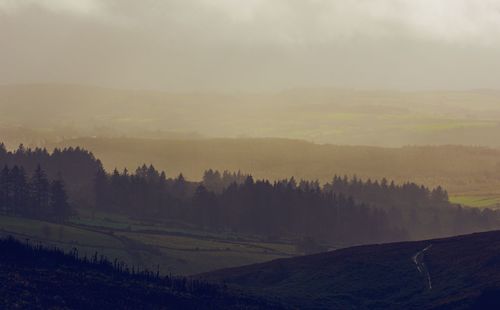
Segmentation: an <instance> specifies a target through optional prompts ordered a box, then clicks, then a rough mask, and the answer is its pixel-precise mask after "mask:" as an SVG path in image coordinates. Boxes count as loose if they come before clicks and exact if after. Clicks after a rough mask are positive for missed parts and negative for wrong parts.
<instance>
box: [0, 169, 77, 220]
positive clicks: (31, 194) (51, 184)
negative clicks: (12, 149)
mask: <svg viewBox="0 0 500 310" xmlns="http://www.w3.org/2000/svg"><path fill="white" fill-rule="evenodd" d="M0 212H2V213H4V214H10V215H21V216H26V217H33V218H44V219H51V220H57V221H63V220H65V219H66V218H67V217H68V216H69V215H70V214H71V208H70V205H69V203H68V196H67V194H66V190H65V188H64V183H63V181H62V180H60V179H55V180H53V181H49V179H48V178H47V175H46V173H45V171H44V170H42V168H41V167H40V166H38V167H37V168H36V169H35V171H34V172H33V175H32V176H31V178H28V177H27V175H26V172H25V170H24V168H23V167H18V166H14V167H12V169H9V167H8V166H5V167H4V168H3V169H2V170H1V172H0Z"/></svg>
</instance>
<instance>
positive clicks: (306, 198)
mask: <svg viewBox="0 0 500 310" xmlns="http://www.w3.org/2000/svg"><path fill="white" fill-rule="evenodd" d="M223 175H226V179H228V178H229V177H228V176H231V175H232V176H238V175H239V176H240V177H237V178H234V180H233V182H232V183H230V184H229V185H225V184H223V183H221V182H220V180H222V177H221V176H223ZM214 180H215V181H214ZM214 184H216V185H217V186H215V185H214ZM95 193H96V207H97V208H98V209H100V210H107V211H112V212H122V213H127V214H130V215H133V216H136V217H144V218H163V219H175V220H182V221H186V222H189V223H192V224H195V225H197V226H199V227H202V228H205V229H212V230H231V231H237V232H244V233H250V234H260V235H265V236H275V237H282V236H294V237H298V236H312V237H314V238H316V239H319V240H324V241H327V242H329V243H335V244H340V243H347V244H355V243H368V242H381V241H394V240H402V239H417V238H418V239H420V238H428V237H429V238H430V237H437V236H444V235H452V234H460V233H468V232H473V231H481V230H488V229H493V228H497V227H499V224H500V214H499V212H495V211H492V210H489V209H485V210H482V211H479V210H477V209H470V208H461V207H458V206H453V205H451V204H450V203H449V201H448V196H447V193H446V191H444V190H443V189H442V188H440V187H438V188H436V189H432V190H430V189H428V188H426V187H423V186H418V185H416V184H413V183H406V184H402V185H396V184H394V182H391V183H389V182H388V181H386V180H382V181H380V182H378V181H371V180H367V181H362V180H360V179H357V178H355V177H354V178H351V179H349V178H347V177H343V178H341V177H334V179H333V180H332V182H331V183H328V184H325V185H324V186H321V185H320V184H319V182H317V181H312V182H311V181H304V180H302V181H300V182H297V181H296V180H295V179H294V178H291V179H288V180H280V181H276V182H272V183H271V182H269V181H267V180H258V181H254V179H253V178H252V177H251V176H249V175H246V176H245V177H244V180H242V174H241V173H239V174H230V173H228V172H226V173H222V174H221V173H219V172H217V171H213V170H208V171H207V172H206V173H205V176H204V178H203V182H201V183H197V182H188V181H186V180H185V178H184V177H183V176H182V174H181V175H179V176H178V177H176V178H173V179H172V178H167V177H166V175H165V173H163V172H158V171H157V170H156V169H155V168H154V167H153V166H149V167H147V166H142V167H139V168H138V169H137V170H136V172H135V173H132V174H130V173H129V172H128V171H126V170H125V171H123V172H121V173H120V172H118V171H116V170H115V171H114V172H113V173H112V174H111V175H108V174H106V172H105V171H104V170H102V169H101V170H100V171H99V173H98V174H97V176H96V178H95Z"/></svg>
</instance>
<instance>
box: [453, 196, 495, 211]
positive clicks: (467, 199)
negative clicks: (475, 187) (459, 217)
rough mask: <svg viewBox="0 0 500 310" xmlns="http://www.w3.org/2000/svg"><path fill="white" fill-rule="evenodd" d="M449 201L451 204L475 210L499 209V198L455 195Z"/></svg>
mask: <svg viewBox="0 0 500 310" xmlns="http://www.w3.org/2000/svg"><path fill="white" fill-rule="evenodd" d="M450 201H451V202H452V203H456V204H461V205H463V206H468V207H476V208H492V209H499V208H500V197H499V196H487V195H484V196H482V195H457V196H451V197H450Z"/></svg>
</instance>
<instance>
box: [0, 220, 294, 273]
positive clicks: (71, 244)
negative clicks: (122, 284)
mask: <svg viewBox="0 0 500 310" xmlns="http://www.w3.org/2000/svg"><path fill="white" fill-rule="evenodd" d="M178 226H179V225H176V226H169V225H166V224H162V223H146V222H141V221H137V220H130V219H127V218H125V217H119V216H115V215H113V216H110V215H99V216H97V217H95V218H93V219H91V218H75V219H73V220H72V221H70V222H69V223H65V224H56V223H51V222H45V221H40V220H31V219H24V218H19V217H11V216H6V215H0V236H2V237H3V236H7V235H12V236H14V237H16V238H18V239H20V240H27V241H28V242H35V243H42V244H45V245H49V246H57V247H59V248H62V249H64V250H67V251H71V250H74V249H75V248H76V249H78V252H79V254H80V255H86V256H92V255H94V254H95V253H96V252H97V253H98V254H99V255H104V256H107V257H108V258H110V259H112V260H113V259H115V258H117V259H118V260H120V261H124V262H125V263H127V264H129V265H134V266H136V267H140V268H148V269H153V270H156V268H158V267H159V268H160V272H162V273H164V274H169V273H172V274H179V275H180V274H182V275H189V274H196V273H201V272H207V271H211V270H215V269H221V268H228V267H235V266H241V265H246V264H252V263H258V262H264V261H269V260H273V259H277V258H283V257H290V256H293V255H295V248H294V246H293V245H291V244H289V243H287V242H285V241H283V242H282V243H277V242H275V243H270V242H265V241H263V240H259V239H258V238H255V237H252V236H237V235H235V234H228V233H225V234H222V233H221V234H214V233H206V232H203V231H199V230H194V229H188V228H186V227H182V228H179V227H178Z"/></svg>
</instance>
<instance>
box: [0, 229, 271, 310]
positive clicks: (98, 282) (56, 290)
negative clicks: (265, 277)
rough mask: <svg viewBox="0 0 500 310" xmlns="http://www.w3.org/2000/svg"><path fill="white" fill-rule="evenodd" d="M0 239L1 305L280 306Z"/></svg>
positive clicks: (214, 287)
mask: <svg viewBox="0 0 500 310" xmlns="http://www.w3.org/2000/svg"><path fill="white" fill-rule="evenodd" d="M77 253H78V252H77V251H76V249H75V250H74V251H73V252H71V253H64V252H62V251H60V250H57V249H48V248H44V247H41V246H39V245H36V246H34V245H25V244H22V243H20V242H18V241H15V240H14V239H11V238H8V239H0V309H279V308H281V306H279V305H276V304H272V303H269V302H266V301H264V300H262V299H258V298H251V297H245V296H243V295H240V294H236V293H233V292H231V291H228V290H227V289H226V288H224V287H223V286H217V285H211V284H207V283H203V282H200V281H196V280H194V281H193V280H189V279H186V278H176V277H165V278H163V277H159V276H158V275H156V274H155V273H144V272H137V270H135V271H134V270H133V269H132V267H126V266H125V265H123V264H121V263H118V262H117V261H116V260H115V261H114V262H111V261H108V260H106V259H104V258H102V257H99V256H98V255H97V254H95V256H92V257H90V258H85V259H83V258H81V257H80V258H79V257H77Z"/></svg>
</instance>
